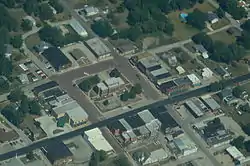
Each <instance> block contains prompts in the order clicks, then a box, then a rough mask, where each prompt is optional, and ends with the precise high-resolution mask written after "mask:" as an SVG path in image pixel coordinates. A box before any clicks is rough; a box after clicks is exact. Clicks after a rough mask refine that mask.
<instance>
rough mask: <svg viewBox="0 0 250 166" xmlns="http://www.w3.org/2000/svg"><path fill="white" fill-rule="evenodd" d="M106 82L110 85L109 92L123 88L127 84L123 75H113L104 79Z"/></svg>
mask: <svg viewBox="0 0 250 166" xmlns="http://www.w3.org/2000/svg"><path fill="white" fill-rule="evenodd" d="M104 84H105V85H106V86H107V87H108V91H109V93H111V92H113V91H115V90H117V89H119V88H122V87H123V86H124V85H125V82H124V81H123V80H122V79H121V77H111V78H109V79H107V80H105V81H104Z"/></svg>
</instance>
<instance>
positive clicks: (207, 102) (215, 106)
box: [201, 95, 221, 111]
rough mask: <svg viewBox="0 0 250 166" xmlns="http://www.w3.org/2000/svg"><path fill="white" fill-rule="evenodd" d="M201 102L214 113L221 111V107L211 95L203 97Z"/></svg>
mask: <svg viewBox="0 0 250 166" xmlns="http://www.w3.org/2000/svg"><path fill="white" fill-rule="evenodd" d="M201 100H202V101H203V102H204V103H205V105H206V106H207V107H209V108H210V109H211V110H212V111H216V110H219V109H220V108H221V106H220V105H219V104H218V103H217V102H216V101H215V100H214V99H213V98H212V96H210V95H204V96H201Z"/></svg>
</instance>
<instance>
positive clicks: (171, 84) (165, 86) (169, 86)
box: [159, 81, 177, 91]
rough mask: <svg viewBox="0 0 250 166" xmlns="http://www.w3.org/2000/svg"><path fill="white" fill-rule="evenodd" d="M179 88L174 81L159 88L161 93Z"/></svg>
mask: <svg viewBox="0 0 250 166" xmlns="http://www.w3.org/2000/svg"><path fill="white" fill-rule="evenodd" d="M175 87H177V85H176V84H175V82H174V81H168V82H165V83H163V84H161V85H160V86H159V88H160V90H161V91H166V90H167V89H172V88H175Z"/></svg>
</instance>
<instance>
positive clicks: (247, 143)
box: [244, 140, 250, 152]
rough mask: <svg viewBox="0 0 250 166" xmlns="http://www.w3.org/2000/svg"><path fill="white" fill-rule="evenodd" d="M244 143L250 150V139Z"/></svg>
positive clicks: (249, 150)
mask: <svg viewBox="0 0 250 166" xmlns="http://www.w3.org/2000/svg"><path fill="white" fill-rule="evenodd" d="M244 145H245V147H246V150H247V152H250V140H248V141H245V142H244Z"/></svg>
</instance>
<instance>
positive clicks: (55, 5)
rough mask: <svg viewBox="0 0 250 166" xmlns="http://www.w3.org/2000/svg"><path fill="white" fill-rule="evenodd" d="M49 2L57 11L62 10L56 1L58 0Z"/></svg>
mask: <svg viewBox="0 0 250 166" xmlns="http://www.w3.org/2000/svg"><path fill="white" fill-rule="evenodd" d="M49 4H50V5H51V6H52V7H53V8H54V9H55V10H56V11H57V13H62V12H63V6H62V5H61V4H60V3H59V2H58V0H50V1H49Z"/></svg>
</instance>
